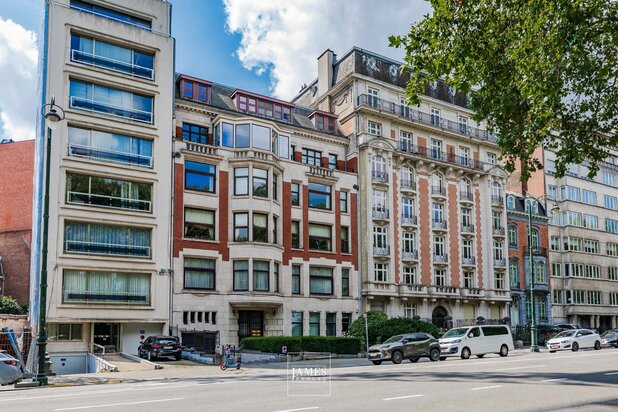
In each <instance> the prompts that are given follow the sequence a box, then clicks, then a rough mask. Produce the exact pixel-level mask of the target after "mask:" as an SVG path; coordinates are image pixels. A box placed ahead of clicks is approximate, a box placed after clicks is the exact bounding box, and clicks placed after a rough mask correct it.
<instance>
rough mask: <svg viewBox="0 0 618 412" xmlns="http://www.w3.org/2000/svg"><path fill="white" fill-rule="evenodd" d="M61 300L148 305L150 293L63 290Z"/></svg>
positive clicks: (67, 301) (68, 301)
mask: <svg viewBox="0 0 618 412" xmlns="http://www.w3.org/2000/svg"><path fill="white" fill-rule="evenodd" d="M62 292H63V293H62V301H63V302H66V303H111V304H125V305H127V304H128V305H148V304H150V293H148V292H144V293H138V292H136V293H130V292H116V291H111V290H110V291H96V292H93V291H88V290H66V289H65V290H63V291H62Z"/></svg>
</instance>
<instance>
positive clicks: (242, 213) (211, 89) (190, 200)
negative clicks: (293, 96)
mask: <svg viewBox="0 0 618 412" xmlns="http://www.w3.org/2000/svg"><path fill="white" fill-rule="evenodd" d="M176 86H177V90H176V92H177V99H176V118H175V121H176V123H175V126H176V131H175V140H174V151H175V160H174V242H173V258H174V259H173V260H174V264H173V266H174V294H173V312H174V313H173V325H174V333H175V334H178V335H179V336H181V337H182V340H183V344H185V345H190V346H195V347H197V348H200V349H202V350H204V351H207V352H208V351H210V352H212V351H213V350H214V348H215V345H216V344H234V345H237V344H238V343H239V341H240V339H242V338H244V337H247V336H277V335H287V336H289V335H322V336H324V335H326V336H340V335H341V334H342V333H343V332H345V331H347V328H348V326H349V324H350V322H351V321H352V320H353V319H354V318H356V317H357V316H358V315H357V313H358V282H357V273H358V272H357V268H356V264H357V255H356V253H357V250H358V249H357V244H356V240H357V238H358V236H357V225H358V220H357V219H358V217H357V213H356V212H357V192H356V190H355V189H354V186H355V185H356V183H357V178H356V168H355V165H354V164H350V163H349V162H346V157H347V147H348V138H347V137H346V136H344V135H343V134H342V133H341V132H340V130H339V129H338V128H337V124H336V118H337V117H336V115H334V114H333V113H332V112H330V111H327V112H323V111H320V110H313V109H309V108H307V107H302V106H300V105H295V104H293V103H290V102H286V101H281V100H277V99H273V98H270V97H268V96H262V95H257V94H254V93H251V92H248V91H244V90H239V89H234V88H230V87H227V86H223V85H220V84H216V83H212V82H209V81H206V80H200V79H196V78H192V77H189V76H185V75H181V76H179V77H178V80H177V82H176Z"/></svg>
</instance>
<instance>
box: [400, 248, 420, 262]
mask: <svg viewBox="0 0 618 412" xmlns="http://www.w3.org/2000/svg"><path fill="white" fill-rule="evenodd" d="M401 259H402V260H418V250H410V251H405V250H404V251H403V252H401Z"/></svg>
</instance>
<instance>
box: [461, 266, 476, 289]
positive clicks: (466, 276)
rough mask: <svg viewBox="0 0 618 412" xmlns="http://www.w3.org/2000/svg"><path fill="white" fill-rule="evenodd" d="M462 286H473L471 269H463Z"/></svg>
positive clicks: (469, 287)
mask: <svg viewBox="0 0 618 412" xmlns="http://www.w3.org/2000/svg"><path fill="white" fill-rule="evenodd" d="M463 281H464V285H463V286H464V288H468V289H472V288H474V272H473V271H471V270H465V271H464V273H463Z"/></svg>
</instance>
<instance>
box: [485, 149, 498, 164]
mask: <svg viewBox="0 0 618 412" xmlns="http://www.w3.org/2000/svg"><path fill="white" fill-rule="evenodd" d="M486 162H487V163H488V164H490V165H495V164H496V154H495V153H490V152H487V157H486Z"/></svg>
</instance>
